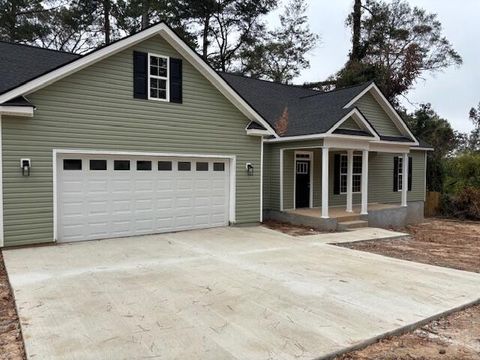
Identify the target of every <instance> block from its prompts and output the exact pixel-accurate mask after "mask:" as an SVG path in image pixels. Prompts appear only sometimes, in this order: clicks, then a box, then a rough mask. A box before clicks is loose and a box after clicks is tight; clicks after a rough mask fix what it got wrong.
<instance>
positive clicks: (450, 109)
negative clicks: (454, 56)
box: [268, 0, 480, 132]
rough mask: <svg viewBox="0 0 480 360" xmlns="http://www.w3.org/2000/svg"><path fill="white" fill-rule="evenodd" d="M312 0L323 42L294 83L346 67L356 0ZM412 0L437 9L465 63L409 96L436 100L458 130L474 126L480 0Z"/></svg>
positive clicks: (479, 78) (313, 20)
mask: <svg viewBox="0 0 480 360" xmlns="http://www.w3.org/2000/svg"><path fill="white" fill-rule="evenodd" d="M285 1H286V0H284V2H285ZM387 1H388V0H387ZM308 2H309V8H308V13H307V15H308V18H309V23H310V28H311V30H312V31H313V32H315V33H317V34H319V35H320V37H321V42H320V44H319V45H318V46H317V47H316V48H315V49H314V50H313V51H312V52H311V53H310V54H309V55H308V59H309V60H310V65H311V67H310V68H309V69H306V70H304V71H303V72H302V74H301V75H300V77H298V78H297V79H295V80H294V82H295V83H303V82H306V81H318V80H324V79H325V78H327V77H328V76H329V75H331V74H333V73H335V72H336V71H337V70H339V69H340V68H341V67H342V65H343V64H344V63H345V61H346V60H347V54H348V52H349V50H350V30H349V29H347V28H346V27H345V18H346V17H347V15H348V14H349V13H350V12H351V11H352V7H353V0H308ZM408 2H409V3H410V4H411V5H412V6H418V7H422V8H424V9H425V10H427V11H428V12H433V13H436V14H438V18H439V20H440V22H441V23H442V25H443V34H444V35H445V36H446V37H447V39H448V40H449V41H450V42H451V43H452V44H453V47H454V49H455V50H456V51H457V52H458V53H460V55H461V56H462V57H463V65H462V66H461V67H458V68H457V67H450V68H448V69H446V70H445V71H443V72H440V73H436V74H435V75H433V76H432V75H426V76H424V78H425V80H419V81H418V82H417V83H416V84H415V87H414V89H412V90H411V91H410V92H409V93H408V94H407V98H408V100H409V102H410V103H412V104H417V105H418V104H421V103H427V102H429V103H431V104H432V107H433V109H434V110H435V111H436V112H437V113H438V114H439V115H440V116H441V117H443V118H445V119H447V120H449V121H450V123H451V124H452V126H453V128H454V129H455V130H459V131H462V132H467V131H470V130H471V129H472V124H471V122H470V120H469V119H468V112H469V111H470V109H471V108H472V107H476V106H477V104H478V103H479V102H480V70H479V68H480V66H479V65H480V40H479V39H480V26H479V25H478V18H479V14H480V0H456V1H451V0H408ZM277 18H278V12H276V13H273V14H270V15H269V19H268V22H269V23H270V24H271V25H273V26H274V25H275V24H276V23H278V21H277ZM403 105H404V106H406V107H407V108H408V109H413V108H414V106H412V105H411V104H409V103H408V102H407V101H403Z"/></svg>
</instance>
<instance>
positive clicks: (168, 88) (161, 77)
mask: <svg viewBox="0 0 480 360" xmlns="http://www.w3.org/2000/svg"><path fill="white" fill-rule="evenodd" d="M152 56H153V57H156V58H162V59H165V60H167V76H157V75H152V74H151V73H150V57H152ZM147 74H148V84H147V91H148V100H156V101H164V102H170V57H169V56H165V55H159V54H154V53H148V70H147ZM151 79H159V80H165V81H166V82H167V85H166V89H165V92H166V95H167V96H166V98H165V99H161V98H155V97H151V96H150V80H151Z"/></svg>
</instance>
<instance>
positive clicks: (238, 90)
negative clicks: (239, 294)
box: [0, 23, 430, 246]
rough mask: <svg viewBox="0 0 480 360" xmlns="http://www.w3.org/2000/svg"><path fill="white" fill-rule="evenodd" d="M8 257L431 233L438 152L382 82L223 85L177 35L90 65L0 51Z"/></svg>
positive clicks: (104, 54)
mask: <svg viewBox="0 0 480 360" xmlns="http://www.w3.org/2000/svg"><path fill="white" fill-rule="evenodd" d="M0 117H1V122H0V124H1V127H0V131H1V137H0V139H1V144H0V148H1V151H0V161H1V163H2V167H0V170H1V172H2V173H1V174H0V175H1V176H0V190H1V191H0V197H1V198H0V246H16V245H25V244H36V243H49V242H52V241H57V242H62V241H76V240H88V239H101V238H114V237H122V236H131V235H140V234H151V233H160V232H170V231H178V230H186V229H196V228H206V227H215V226H225V225H228V224H239V225H241V224H252V223H258V222H259V221H262V219H263V218H264V216H265V217H272V218H279V219H287V220H289V221H294V222H295V221H296V222H301V223H309V222H310V223H313V225H314V226H318V227H323V228H332V229H333V228H336V227H337V226H339V225H338V223H339V222H340V223H341V222H342V221H341V220H342V216H350V217H351V218H355V219H356V217H358V218H360V219H363V220H364V221H368V222H369V223H371V224H374V225H384V226H388V225H392V224H393V225H402V224H405V223H407V222H416V221H421V219H422V214H423V202H424V196H425V163H426V151H428V150H430V149H429V148H428V146H426V145H424V144H422V143H421V142H420V141H419V140H418V139H416V138H415V137H414V136H413V134H412V133H411V132H410V130H409V129H408V127H407V126H406V125H405V123H404V122H403V120H402V119H401V117H400V116H399V115H398V114H397V112H396V111H395V110H394V109H393V107H392V106H391V105H390V104H389V103H388V101H386V99H385V97H384V96H383V95H382V93H381V92H380V91H379V90H378V88H377V87H376V85H375V84H373V83H369V84H364V85H360V86H356V87H351V88H346V89H340V90H337V91H332V92H318V91H314V90H308V89H304V88H300V87H295V86H287V85H281V84H276V83H271V82H267V81H261V80H254V79H250V78H246V77H241V76H236V75H231V74H219V73H217V72H215V71H214V70H213V69H212V68H211V67H209V66H208V64H206V63H205V62H204V61H203V60H202V59H201V58H200V57H199V56H198V55H197V54H196V53H195V52H194V51H193V50H192V49H191V48H189V47H188V46H187V45H186V44H185V43H184V42H183V41H182V40H181V39H180V38H179V37H178V36H177V35H176V34H175V33H174V32H173V31H172V30H171V29H170V28H169V27H168V26H167V25H166V24H164V23H160V24H157V25H154V26H152V27H149V28H147V29H145V30H143V31H141V32H139V33H137V34H134V35H132V36H129V37H126V38H124V39H122V40H119V41H117V42H114V43H112V44H110V45H109V46H106V47H103V48H100V49H97V50H95V51H93V52H91V53H89V54H87V55H84V56H79V55H74V54H69V53H64V52H59V51H52V50H46V49H40V48H36V47H32V46H26V45H18V44H17V45H14V44H9V43H0Z"/></svg>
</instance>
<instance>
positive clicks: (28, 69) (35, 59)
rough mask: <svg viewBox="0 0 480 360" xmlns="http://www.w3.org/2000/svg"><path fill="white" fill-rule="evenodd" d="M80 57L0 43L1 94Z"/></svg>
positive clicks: (33, 47)
mask: <svg viewBox="0 0 480 360" xmlns="http://www.w3.org/2000/svg"><path fill="white" fill-rule="evenodd" d="M79 57H80V55H77V54H70V53H66V52H62V51H55V50H48V49H42V48H39V47H35V46H29V45H21V44H11V43H8V42H3V41H0V94H3V93H5V92H7V91H8V90H11V89H14V88H16V87H17V86H20V85H21V84H23V83H24V82H26V81H28V80H31V79H33V78H36V77H37V76H39V75H42V74H43V73H46V72H48V71H51V70H53V69H55V68H57V67H59V66H61V65H64V64H66V63H68V62H70V61H72V60H75V59H77V58H79Z"/></svg>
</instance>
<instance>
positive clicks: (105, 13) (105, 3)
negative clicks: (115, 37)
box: [103, 0, 111, 45]
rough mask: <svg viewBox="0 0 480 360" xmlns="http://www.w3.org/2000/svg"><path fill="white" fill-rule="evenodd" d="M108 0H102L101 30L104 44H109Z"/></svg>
mask: <svg viewBox="0 0 480 360" xmlns="http://www.w3.org/2000/svg"><path fill="white" fill-rule="evenodd" d="M110 10H111V4H110V0H104V1H103V24H104V26H103V31H104V32H105V45H108V44H110Z"/></svg>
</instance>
